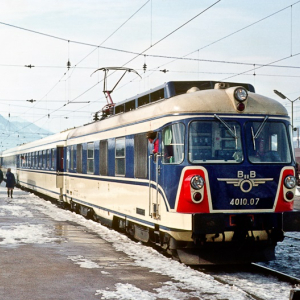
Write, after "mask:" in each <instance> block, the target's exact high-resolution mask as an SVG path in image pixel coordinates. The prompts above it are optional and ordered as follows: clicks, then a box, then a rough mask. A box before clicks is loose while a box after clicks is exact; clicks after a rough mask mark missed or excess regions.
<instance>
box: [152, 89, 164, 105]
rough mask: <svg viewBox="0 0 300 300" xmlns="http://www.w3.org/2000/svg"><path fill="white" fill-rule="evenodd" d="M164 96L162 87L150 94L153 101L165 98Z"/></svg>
mask: <svg viewBox="0 0 300 300" xmlns="http://www.w3.org/2000/svg"><path fill="white" fill-rule="evenodd" d="M164 97H165V96H164V89H160V90H158V91H155V92H153V93H151V94H150V98H151V102H155V101H157V100H160V99H163V98H164Z"/></svg>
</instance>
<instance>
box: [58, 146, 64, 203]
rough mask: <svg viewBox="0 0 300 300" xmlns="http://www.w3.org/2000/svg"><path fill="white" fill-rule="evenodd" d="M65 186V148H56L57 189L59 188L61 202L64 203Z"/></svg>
mask: <svg viewBox="0 0 300 300" xmlns="http://www.w3.org/2000/svg"><path fill="white" fill-rule="evenodd" d="M63 186H64V147H63V146H58V147H57V148H56V187H57V188H59V191H60V192H59V201H63Z"/></svg>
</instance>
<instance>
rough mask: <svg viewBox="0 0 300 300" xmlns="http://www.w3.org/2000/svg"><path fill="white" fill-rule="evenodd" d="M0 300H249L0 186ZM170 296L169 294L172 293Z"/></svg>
mask: <svg viewBox="0 0 300 300" xmlns="http://www.w3.org/2000/svg"><path fill="white" fill-rule="evenodd" d="M0 266H1V267H0V299H1V300H11V299H16V300H47V299H53V300H54V299H55V300H60V299H66V300H69V299H72V300H82V299H84V300H95V299H98V300H99V299H123V300H124V299H125V300H126V299H128V300H132V299H146V300H152V299H153V300H156V299H159V300H164V299H173V300H176V299H178V300H182V299H189V300H196V299H207V295H209V297H210V298H209V299H241V300H243V299H246V298H245V293H244V292H243V291H242V290H240V289H239V288H237V287H236V288H234V289H233V288H232V287H230V286H229V285H226V284H222V283H220V282H218V281H216V280H214V279H213V277H211V276H209V275H206V274H204V273H201V272H199V271H196V270H193V269H191V268H189V267H187V266H185V265H183V264H181V263H179V262H177V261H174V260H172V259H170V258H167V257H164V256H162V255H161V254H159V253H158V252H157V251H155V250H153V249H152V248H150V247H147V246H145V245H141V244H140V243H136V242H134V241H132V240H130V239H128V238H127V237H126V236H124V235H121V234H120V233H117V232H115V231H114V230H110V229H108V228H106V227H104V226H101V225H100V224H99V223H96V222H93V221H89V220H86V219H85V218H83V217H82V216H79V215H77V214H75V213H72V212H70V211H66V210H62V209H60V208H57V207H56V206H55V205H53V204H52V203H51V202H49V201H45V200H43V199H40V198H39V197H37V196H35V195H34V194H31V193H28V192H25V191H22V190H20V189H17V188H16V189H15V190H14V194H13V198H8V197H7V193H6V188H5V187H4V183H2V185H1V186H0ZM170 297H171V298H170Z"/></svg>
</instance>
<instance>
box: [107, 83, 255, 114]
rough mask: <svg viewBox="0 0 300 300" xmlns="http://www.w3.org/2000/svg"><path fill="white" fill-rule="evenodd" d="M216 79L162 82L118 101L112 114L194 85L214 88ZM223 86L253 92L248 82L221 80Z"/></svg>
mask: <svg viewBox="0 0 300 300" xmlns="http://www.w3.org/2000/svg"><path fill="white" fill-rule="evenodd" d="M217 84H220V82H218V81H213V80H209V81H169V82H165V83H164V84H162V85H160V86H158V87H155V88H153V89H151V90H149V91H146V92H144V93H141V94H138V95H136V96H134V97H131V98H129V99H126V100H123V101H120V102H118V103H117V104H116V105H115V107H114V110H113V113H112V114H119V113H123V112H128V111H130V110H133V109H136V108H138V107H140V106H143V105H147V104H149V103H154V102H156V101H158V100H161V99H169V98H172V97H175V96H178V95H182V94H185V93H186V92H187V91H188V90H190V89H191V88H193V87H196V88H197V89H199V90H200V91H203V90H211V89H214V88H215V86H216V85H217ZM222 84H223V85H224V86H226V87H227V88H228V87H233V86H242V87H244V88H246V89H247V90H248V91H249V92H253V93H254V92H255V89H254V87H253V85H251V84H249V83H237V82H222Z"/></svg>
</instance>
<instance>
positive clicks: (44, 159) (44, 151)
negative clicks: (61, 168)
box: [43, 150, 47, 169]
mask: <svg viewBox="0 0 300 300" xmlns="http://www.w3.org/2000/svg"><path fill="white" fill-rule="evenodd" d="M46 159H47V154H46V150H43V169H45V168H46Z"/></svg>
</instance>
